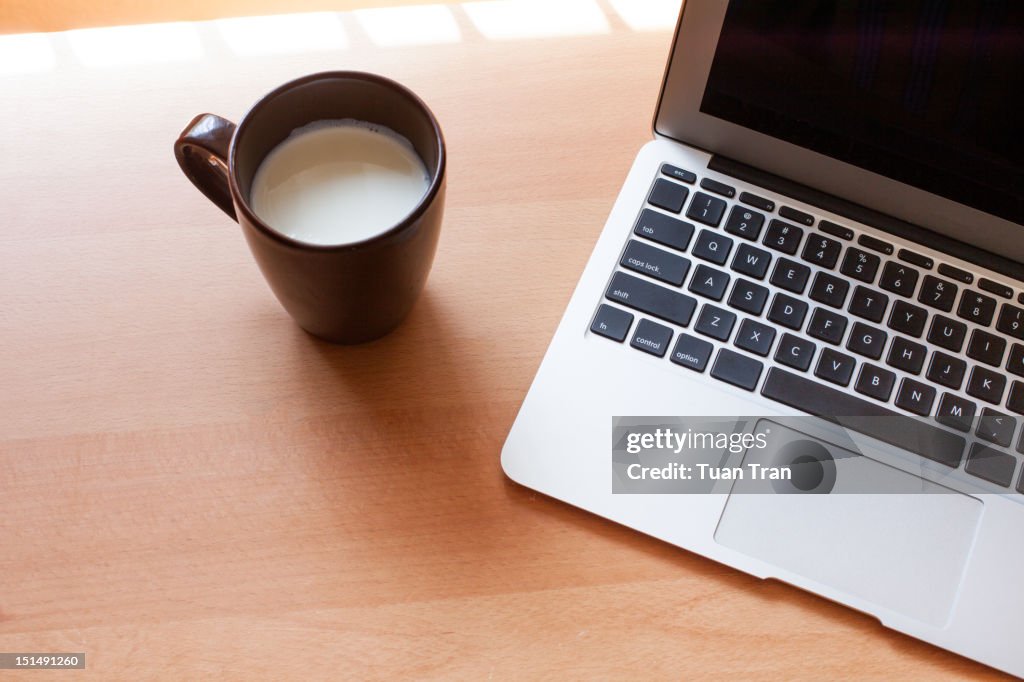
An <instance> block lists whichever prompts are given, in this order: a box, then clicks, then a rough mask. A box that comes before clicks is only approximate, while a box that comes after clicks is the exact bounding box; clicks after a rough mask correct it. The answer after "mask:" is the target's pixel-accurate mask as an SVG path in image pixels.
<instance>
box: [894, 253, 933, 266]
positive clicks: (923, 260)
mask: <svg viewBox="0 0 1024 682" xmlns="http://www.w3.org/2000/svg"><path fill="white" fill-rule="evenodd" d="M897 255H898V256H899V259H900V260H902V261H906V262H908V263H910V264H911V265H916V266H917V267H919V268H924V269H925V270H931V269H932V268H933V267H935V261H933V260H932V259H931V258H929V257H928V256H922V255H921V254H919V253H915V252H914V251H908V250H907V249H900V252H899V253H898V254H897Z"/></svg>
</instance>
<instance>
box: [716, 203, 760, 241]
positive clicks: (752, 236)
mask: <svg viewBox="0 0 1024 682" xmlns="http://www.w3.org/2000/svg"><path fill="white" fill-rule="evenodd" d="M763 226H764V214H762V213H758V212H757V211H751V210H750V209H749V208H743V207H742V206H733V207H732V210H731V211H730V212H729V219H728V220H726V221H725V231H726V232H728V233H729V234H735V235H739V236H740V237H743V238H744V239H749V240H751V241H756V240H757V238H758V237H759V236H760V234H761V228H762V227H763Z"/></svg>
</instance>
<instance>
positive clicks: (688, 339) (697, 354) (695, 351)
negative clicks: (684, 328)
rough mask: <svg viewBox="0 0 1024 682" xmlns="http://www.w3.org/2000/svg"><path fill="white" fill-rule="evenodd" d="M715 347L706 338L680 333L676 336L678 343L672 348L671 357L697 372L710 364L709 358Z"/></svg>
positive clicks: (679, 363) (677, 362)
mask: <svg viewBox="0 0 1024 682" xmlns="http://www.w3.org/2000/svg"><path fill="white" fill-rule="evenodd" d="M713 349H714V346H712V345H711V343H710V342H708V341H705V340H704V339H698V338H697V337H696V336H690V335H689V334H684V333H680V334H679V336H678V337H676V345H675V347H674V348H673V349H672V353H671V355H669V359H670V360H672V362H674V363H676V364H677V365H680V366H682V367H686V368H688V369H692V370H693V371H695V372H703V371H704V368H705V367H707V366H708V359H709V358H710V357H711V351H712V350H713Z"/></svg>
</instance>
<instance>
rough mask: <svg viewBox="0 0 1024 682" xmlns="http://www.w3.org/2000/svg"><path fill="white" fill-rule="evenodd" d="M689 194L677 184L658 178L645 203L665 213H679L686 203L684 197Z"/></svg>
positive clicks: (688, 191)
mask: <svg viewBox="0 0 1024 682" xmlns="http://www.w3.org/2000/svg"><path fill="white" fill-rule="evenodd" d="M689 194H690V190H688V189H686V188H685V187H683V186H682V185H680V184H679V183H677V182H672V181H671V180H666V179H664V178H658V179H657V180H655V181H654V187H652V188H651V193H650V195H648V197H647V203H649V204H651V205H652V206H657V207H658V208H663V209H665V210H666V211H672V212H673V213H679V212H680V211H682V210H683V204H685V203H686V197H687V196H689Z"/></svg>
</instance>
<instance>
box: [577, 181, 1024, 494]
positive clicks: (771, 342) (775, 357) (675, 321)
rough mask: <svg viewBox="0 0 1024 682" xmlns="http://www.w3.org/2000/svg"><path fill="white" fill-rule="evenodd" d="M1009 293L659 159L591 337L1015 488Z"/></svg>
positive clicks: (1021, 326)
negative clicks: (626, 346)
mask: <svg viewBox="0 0 1024 682" xmlns="http://www.w3.org/2000/svg"><path fill="white" fill-rule="evenodd" d="M1014 296H1015V291H1014V289H1013V288H1012V287H1010V286H1008V285H1006V284H1003V283H1000V282H996V281H993V280H989V279H985V278H976V277H975V275H974V274H972V273H970V272H968V271H966V270H963V269H961V268H959V267H956V266H954V265H952V264H948V263H939V264H938V265H937V266H936V262H935V259H933V258H932V257H930V256H927V255H923V254H920V253H917V252H914V251H910V250H907V249H903V248H900V249H897V248H896V247H895V246H894V245H893V244H892V243H890V242H887V241H884V240H882V239H879V238H877V237H874V236H871V235H868V234H864V233H858V232H857V231H855V230H854V229H851V228H849V227H846V226H844V225H839V224H837V223H833V222H830V221H828V220H824V219H821V220H819V219H818V218H817V217H816V216H814V215H812V214H810V213H807V212H804V211H802V210H799V209H796V208H793V207H790V206H779V207H777V206H776V205H775V202H774V201H773V200H770V199H766V198H763V197H761V196H759V195H757V194H753V193H750V192H746V191H742V192H737V189H736V188H735V187H733V186H731V185H728V184H726V183H723V182H720V181H718V180H714V179H711V178H703V179H699V178H698V176H697V174H695V173H693V172H692V171H689V170H686V169H682V168H677V167H675V166H671V165H669V164H665V165H663V166H662V168H661V172H660V174H659V176H658V177H657V178H655V180H654V183H653V185H652V187H651V190H650V193H649V194H648V197H647V205H646V206H645V207H644V208H643V209H642V210H641V212H640V214H639V216H638V218H637V221H636V224H635V226H634V229H633V231H632V233H631V235H630V237H629V239H628V241H627V243H626V245H625V248H624V249H623V252H622V257H621V258H620V260H619V267H618V269H617V270H616V271H615V272H614V274H613V275H612V277H611V281H610V283H609V285H608V288H607V290H606V291H605V299H606V300H605V301H603V302H602V303H601V304H600V305H599V306H598V309H597V312H596V314H595V315H594V318H593V322H592V324H591V326H590V331H592V332H593V333H595V334H598V335H600V336H603V337H605V338H608V339H611V340H613V341H617V342H620V343H625V342H626V341H627V340H628V344H629V346H630V347H631V348H632V349H635V350H638V351H640V352H643V353H646V354H649V355H652V356H655V357H658V358H665V357H666V356H667V358H668V361H669V363H670V364H668V365H667V366H672V365H675V366H676V367H678V368H683V369H684V370H686V371H694V372H700V373H704V372H706V373H708V374H709V375H710V376H711V377H713V378H714V379H716V380H718V381H721V382H724V383H726V384H730V385H732V386H734V387H736V388H737V389H738V390H745V391H751V392H759V393H760V395H762V396H764V397H766V398H768V399H770V400H774V401H777V402H779V403H782V404H785V405H787V406H789V407H792V408H795V409H798V410H801V411H804V412H807V413H809V414H813V415H816V416H819V417H822V418H824V419H829V420H833V421H841V422H842V424H843V425H844V426H847V427H850V428H853V429H855V430H857V431H860V432H863V433H866V434H867V435H870V436H873V437H876V438H878V439H880V440H882V441H884V442H886V443H889V444H891V445H894V446H897V447H900V448H903V449H905V450H909V451H911V452H914V453H916V454H918V455H920V456H922V457H926V458H928V459H930V460H933V461H936V462H939V463H940V464H942V465H945V466H947V467H949V468H950V469H957V468H959V469H962V470H964V471H966V472H967V473H968V474H970V475H971V476H973V477H975V478H977V479H980V480H982V481H986V482H988V483H989V484H992V485H994V486H995V487H996V489H1006V490H1007V491H1011V490H1012V491H1016V492H1018V493H1024V472H1018V469H1020V468H1021V467H1019V466H1018V461H1019V460H1020V457H1019V455H1020V454H1024V428H1022V427H1021V425H1020V422H1024V293H1020V294H1018V295H1017V298H1014ZM681 371H682V370H681ZM876 417H890V418H891V419H885V420H880V419H875V418H876Z"/></svg>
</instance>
